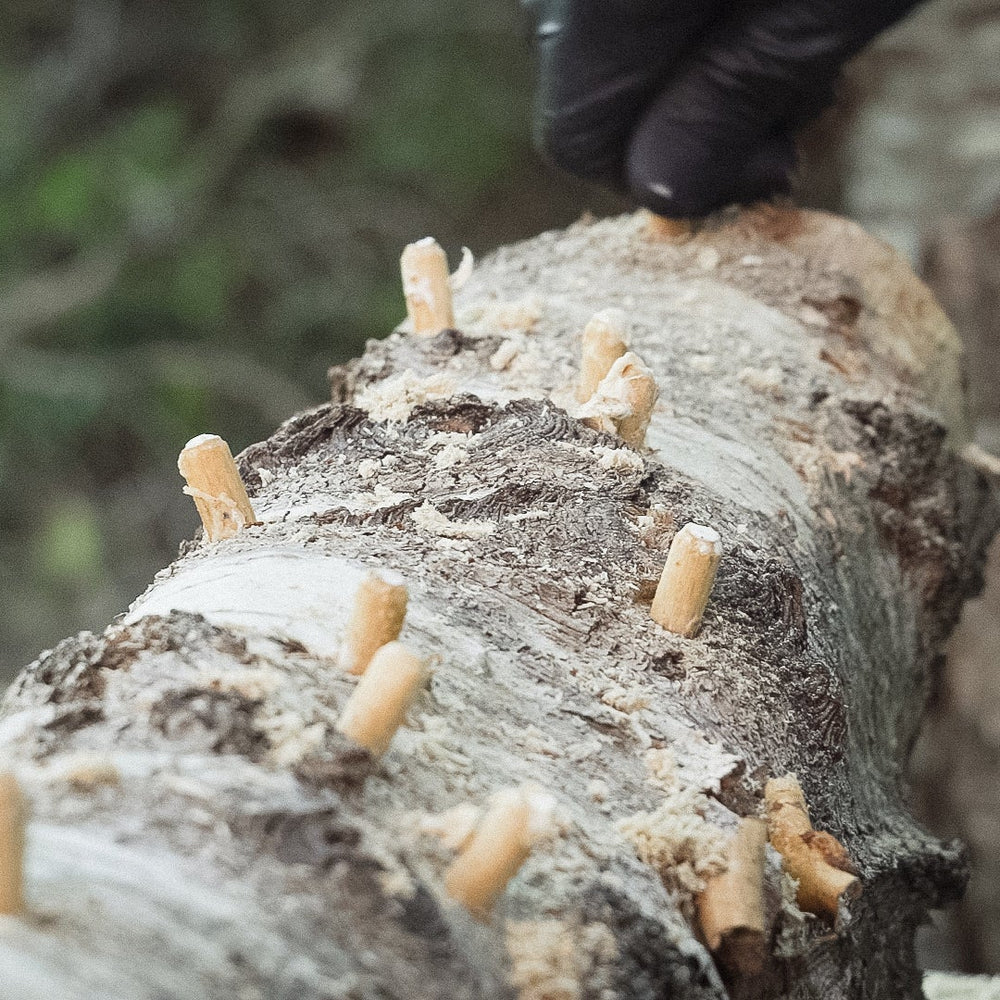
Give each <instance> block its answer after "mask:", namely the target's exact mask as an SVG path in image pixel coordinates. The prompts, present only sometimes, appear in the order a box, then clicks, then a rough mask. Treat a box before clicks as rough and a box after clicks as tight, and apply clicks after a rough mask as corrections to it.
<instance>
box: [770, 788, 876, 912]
mask: <svg viewBox="0 0 1000 1000" xmlns="http://www.w3.org/2000/svg"><path fill="white" fill-rule="evenodd" d="M764 801H765V803H766V805H767V818H768V834H769V836H770V839H771V846H772V847H773V848H774V849H775V850H776V851H777V852H778V853H779V854H780V855H781V858H782V861H783V863H784V867H785V871H787V872H788V874H789V875H791V876H792V878H794V879H796V880H797V881H798V883H799V888H798V893H797V894H796V897H795V901H796V903H798V905H799V908H800V909H802V910H805V911H806V912H807V913H815V914H816V915H817V916H822V917H826V918H827V919H828V920H830V921H836V919H837V913H838V911H839V908H840V900H841V899H847V900H851V899H856V898H857V897H858V896H859V895H860V894H861V882H860V881H859V880H858V878H857V875H856V874H855V873H854V870H853V868H854V866H853V865H852V864H851V860H850V858H849V857H848V854H847V851H846V850H845V849H844V846H843V845H842V844H841V843H840V842H839V841H838V840H836V838H834V837H833V836H831V835H830V834H829V833H821V832H819V831H817V830H814V829H813V827H812V823H811V822H810V821H809V810H808V808H807V807H806V800H805V796H804V795H803V793H802V788H801V786H800V785H799V782H798V779H797V778H796V777H795V775H794V774H787V775H785V776H784V777H783V778H772V779H771V780H770V781H769V782H768V783H767V785H766V786H765V788H764Z"/></svg>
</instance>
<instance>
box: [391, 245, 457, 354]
mask: <svg viewBox="0 0 1000 1000" xmlns="http://www.w3.org/2000/svg"><path fill="white" fill-rule="evenodd" d="M399 266H400V270H401V271H402V274H403V295H404V296H405V297H406V312H407V314H408V315H409V317H410V322H411V323H412V324H413V332H414V333H416V334H420V335H421V336H427V337H433V336H434V335H435V334H437V333H440V332H441V331H442V330H447V329H449V328H451V327H453V326H454V325H455V314H454V312H453V311H452V304H451V279H450V277H449V275H448V258H447V256H446V255H445V252H444V250H442V249H441V247H440V245H439V244H438V243H437V241H436V240H434V239H433V238H432V237H430V236H426V237H424V239H422V240H418V241H417V242H416V243H410V244H409V245H408V246H407V247H406V249H404V250H403V254H402V256H401V257H400V260H399Z"/></svg>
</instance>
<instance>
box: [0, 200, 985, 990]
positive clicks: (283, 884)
mask: <svg viewBox="0 0 1000 1000" xmlns="http://www.w3.org/2000/svg"><path fill="white" fill-rule="evenodd" d="M643 224H644V223H643V220H642V219H641V218H639V217H627V218H621V219H615V220H609V221H603V222H598V223H581V224H579V225H577V226H575V227H573V228H571V229H570V230H568V231H566V232H564V233H550V234H545V235H542V236H540V237H538V238H537V239H535V240H532V241H530V242H528V243H525V244H522V245H519V246H515V247H510V248H506V249H503V250H501V251H499V252H497V253H496V254H494V255H493V256H492V257H491V258H490V259H489V260H487V261H485V262H483V263H482V265H481V266H480V267H479V268H478V269H477V271H476V273H475V274H474V276H473V279H472V281H471V282H470V283H469V284H468V285H467V287H466V288H465V289H464V290H463V291H462V293H461V294H460V296H459V298H458V301H457V306H456V322H457V326H458V329H457V330H446V331H444V332H442V333H441V334H439V335H437V336H436V337H433V338H424V339H418V338H415V337H412V336H409V335H407V334H405V333H397V334H394V335H392V336H391V337H389V338H388V339H387V340H385V341H382V342H378V343H374V342H373V343H371V344H370V345H369V348H368V350H367V352H366V354H365V355H364V357H363V358H361V359H360V360H359V361H357V362H355V363H352V364H351V365H350V366H348V367H346V368H344V369H338V370H336V371H334V372H333V373H332V376H333V402H332V403H331V404H329V405H325V406H321V407H319V408H317V409H315V410H313V411H310V412H308V413H305V414H302V415H299V416H297V417H295V418H293V419H292V420H290V421H289V422H288V423H286V424H285V425H283V426H282V427H281V428H280V429H279V430H278V431H277V433H276V434H275V435H274V436H273V437H272V438H270V439H269V440H268V441H265V442H263V443H261V444H259V445H255V446H254V447H252V448H250V449H248V450H247V451H246V452H244V453H243V455H242V456H241V457H240V464H241V468H242V471H243V473H244V476H245V478H246V480H247V483H248V486H249V488H250V493H251V496H252V499H253V503H254V507H255V510H256V511H257V514H258V517H259V518H260V520H261V521H262V522H263V523H262V524H260V525H256V526H252V527H250V528H248V529H246V530H244V531H243V532H241V533H240V534H239V535H238V536H237V537H235V538H233V539H230V540H227V541H224V542H220V543H217V544H214V545H209V544H204V543H200V542H198V541H196V542H194V543H191V544H186V545H185V546H184V547H183V551H182V554H181V556H180V558H179V559H178V560H177V562H175V563H174V564H173V565H172V566H171V567H169V568H168V569H167V570H165V571H163V573H161V574H159V575H158V577H157V579H156V580H155V581H154V583H153V585H152V586H151V587H150V589H149V590H148V591H147V592H146V593H145V594H144V595H143V596H142V597H141V598H139V600H137V601H136V603H135V604H134V605H133V607H132V608H131V609H130V610H129V612H128V614H127V615H126V616H125V617H124V618H123V620H121V621H119V622H118V623H116V624H115V625H113V626H112V627H111V628H109V629H108V630H107V632H105V633H104V634H103V635H102V636H93V635H83V636H79V637H77V638H75V639H71V640H68V641H66V642H65V643H63V644H62V645H60V646H59V647H57V648H56V649H55V650H53V651H51V652H49V653H46V654H45V655H43V656H42V657H41V658H40V659H39V660H38V661H37V662H35V663H34V664H32V665H31V666H30V667H28V668H27V670H26V671H25V672H24V673H23V674H22V675H21V677H20V678H19V680H18V681H17V682H16V683H15V684H14V686H13V688H12V689H11V690H10V692H9V693H8V695H7V698H6V702H5V706H4V714H3V719H2V721H0V745H2V746H3V750H4V753H5V757H6V759H7V760H8V761H10V763H11V766H12V767H13V768H14V769H15V770H16V772H17V774H18V776H19V777H20V778H21V780H22V782H23V784H24V786H25V789H26V791H27V793H28V795H29V797H30V799H31V800H32V802H33V804H34V816H35V818H34V821H33V823H32V825H31V827H30V829H29V841H30V844H29V860H28V870H27V879H28V884H27V889H28V897H29V901H30V904H31V909H30V914H29V916H28V917H26V918H24V919H19V920H11V919H8V920H5V922H4V927H3V933H4V945H5V947H4V948H3V949H0V978H2V979H3V981H4V982H5V983H7V984H8V991H7V993H6V994H5V995H9V996H11V997H17V998H25V1000H28V998H31V1000H35V998H42V997H52V996H58V997H60V998H65V1000H76V998H78V997H79V998H82V997H91V996H93V995H95V994H97V995H100V996H102V997H108V998H126V997H128V998H130V1000H134V998H149V1000H153V998H157V1000H164V998H168V997H169V998H175V997H176V998H178V1000H179V998H182V997H183V998H185V1000H202V998H205V1000H208V998H212V1000H216V998H218V1000H221V998H232V997H240V998H247V1000H250V998H261V1000H264V998H266V1000H285V998H287V1000H292V998H295V1000H320V998H324V1000H325V998H341V997H343V998H375V997H398V998H401V1000H402V998H424V997H427V998H436V997H441V998H464V997H470V998H471V997H515V996H518V995H519V996H520V998H521V1000H542V998H548V1000H555V998H559V1000H562V998H567V1000H573V998H580V1000H583V998H588V1000H589V998H595V1000H596V998H600V1000H611V998H613V997H619V998H630V1000H633V998H634V1000H647V998H648V1000H653V998H659V997H672V998H673V997H676V998H684V1000H695V998H699V1000H701V998H706V1000H707V998H722V997H726V996H732V997H734V998H735V997H745V996H760V997H773V998H778V997H787V998H793V997H794V998H806V997H809V998H812V997H815V998H820V997H822V998H824V1000H829V998H847V997H851V998H869V997H870V998H885V997H890V996H892V997H900V998H907V997H914V998H916V997H919V996H920V995H921V992H920V982H919V974H918V972H917V970H916V967H915V962H914V958H913V934H914V930H915V928H916V927H917V925H918V924H919V923H920V922H921V921H922V920H923V919H924V917H925V914H926V911H927V909H928V907H936V906H940V905H942V903H944V902H945V901H947V900H950V899H953V898H954V897H955V896H956V895H957V894H958V893H959V891H960V890H961V887H962V883H963V878H964V862H963V858H962V855H961V852H960V850H959V849H958V848H957V847H956V846H954V845H950V844H943V843H940V842H937V841H935V840H934V839H933V838H931V837H930V836H928V835H927V834H926V833H925V832H924V831H923V830H921V829H920V828H919V827H918V826H917V825H916V824H915V823H914V822H913V821H912V819H911V818H910V815H909V813H908V811H907V808H906V806H905V803H904V800H903V789H902V787H901V774H902V771H903V767H904V764H905V760H906V756H907V754H908V751H909V748H910V746H911V744H912V741H913V739H914V737H915V734H916V730H917V727H918V724H919V719H920V714H921V709H922V706H923V702H924V698H925V692H926V690H927V687H928V680H929V676H930V672H931V670H932V669H933V667H934V664H935V663H936V661H937V658H938V656H939V650H940V646H941V643H942V641H943V640H944V638H945V637H946V636H947V634H948V632H949V630H950V628H951V626H952V624H953V622H954V619H955V617H956V616H957V613H958V609H959V606H960V603H961V601H962V599H963V597H964V596H965V595H966V594H967V593H969V592H970V591H971V590H973V589H974V588H975V586H976V585H977V580H978V567H979V559H980V553H981V551H982V548H983V544H984V540H985V538H986V537H987V536H988V534H989V533H990V532H991V531H992V529H993V527H994V521H995V512H994V509H993V506H992V503H991V501H990V499H989V494H988V491H987V489H986V486H985V484H984V482H983V480H982V479H981V478H980V477H979V475H978V473H976V472H975V471H974V470H973V469H971V468H970V467H968V466H966V465H965V464H964V463H963V462H962V461H961V460H960V459H959V458H958V457H957V454H956V446H957V445H958V444H961V442H962V441H963V440H964V438H963V435H964V427H963V425H962V423H961V393H960V383H959V376H958V371H959V367H958V362H959V351H958V345H957V340H956V338H955V335H954V332H953V330H952V329H951V327H950V325H949V324H948V322H947V320H946V319H945V318H944V316H943V314H942V313H941V311H940V310H939V309H938V308H937V306H936V305H935V304H934V302H933V300H932V299H931V297H930V296H929V294H928V292H927V291H926V289H925V288H924V287H923V286H922V285H921V284H920V283H919V282H917V281H916V279H914V278H913V277H912V275H911V274H910V272H909V271H908V269H907V268H906V266H905V265H903V264H902V263H901V262H900V261H899V260H898V259H897V258H896V257H895V256H894V255H893V254H892V252H891V251H889V250H888V249H887V248H885V247H883V246H882V245H880V244H877V243H876V242H874V241H872V240H870V239H869V238H867V237H866V236H865V235H864V234H863V233H861V232H860V230H858V229H857V228H856V227H854V226H852V225H850V224H848V223H846V222H843V221H841V220H837V219H835V218H832V217H828V216H823V215H817V214H810V213H799V212H795V211H792V210H787V211H785V210H776V209H768V210H759V211H754V212H747V213H743V214H740V215H733V216H726V217H723V218H720V219H718V220H716V222H715V223H714V224H713V225H711V226H709V227H707V228H706V229H705V230H704V231H702V232H700V233H698V234H697V235H696V236H694V237H693V238H690V239H687V240H685V241H684V242H677V243H673V242H663V241H656V240H650V239H648V238H647V237H646V236H645V235H644V230H643ZM609 306H616V307H619V308H621V309H623V310H624V311H625V312H626V313H627V314H628V316H629V317H630V320H631V324H632V347H633V349H634V350H635V351H637V352H638V353H639V354H640V356H641V357H642V358H643V360H644V361H645V362H646V364H647V365H649V366H650V368H651V369H652V370H653V371H654V372H655V373H656V376H657V379H658V381H659V385H660V403H659V405H658V407H657V410H656V412H655V414H654V417H653V421H652V424H651V426H650V429H649V433H648V436H647V445H648V448H647V449H646V450H644V451H637V450H634V449H630V448H626V447H623V446H622V445H621V442H620V441H618V440H617V439H615V438H614V437H611V436H609V435H605V434H600V433H597V432H594V431H591V430H589V429H588V428H586V427H585V426H583V424H582V423H580V422H579V421H578V420H576V419H575V418H574V417H573V416H571V415H570V413H571V412H572V409H573V407H574V405H575V404H574V403H573V390H574V382H575V378H576V372H577V367H578V359H577V351H578V344H579V338H580V333H581V331H582V330H583V327H584V325H585V324H586V323H587V321H588V320H589V319H590V317H591V316H592V315H593V313H595V312H596V311H598V310H599V309H603V308H606V307H609ZM567 411H570V412H567ZM688 521H695V522H698V523H702V524H707V525H711V526H712V527H714V528H716V529H717V530H718V531H719V532H720V533H721V534H722V537H723V540H724V544H725V547H726V552H725V555H724V557H723V560H722V564H721V566H720V569H719V575H718V579H717V583H716V588H715V591H714V594H713V598H712V601H711V602H710V604H709V608H708V612H707V615H706V618H705V623H704V626H703V628H702V631H701V633H700V634H699V635H698V636H696V637H695V638H693V639H683V638H680V637H678V636H674V635H671V634H669V633H667V632H665V631H663V630H662V629H661V628H660V627H659V626H657V625H656V624H655V623H654V622H652V621H651V620H650V617H649V607H648V605H649V602H650V600H651V598H652V589H653V587H654V586H655V581H656V579H657V577H658V576H659V571H660V569H661V567H662V564H663V562H664V559H665V556H666V551H667V547H668V545H669V542H670V539H671V538H672V536H673V534H674V532H675V531H676V530H677V529H678V528H679V527H680V526H681V525H683V524H684V523H686V522H688ZM372 568H384V569H387V570H391V571H392V572H393V573H395V574H399V575H400V576H401V577H402V578H403V579H404V580H405V582H406V584H407V586H408V587H409V590H410V603H409V611H408V614H407V618H406V623H405V625H404V628H403V633H402V636H401V639H402V640H403V641H404V642H406V643H407V644H409V645H410V646H411V647H412V648H414V649H415V650H417V651H418V652H420V653H421V654H422V655H425V656H428V657H433V658H434V659H435V663H436V667H435V673H434V676H433V680H432V682H431V684H430V686H429V688H428V690H427V692H426V693H425V695H424V696H423V697H422V699H421V700H420V702H419V703H418V705H417V706H416V707H415V709H414V711H413V713H412V722H411V725H410V726H409V727H408V728H406V729H404V730H401V731H400V733H399V734H398V735H397V737H396V740H395V741H394V743H393V746H392V748H391V749H390V751H389V753H388V754H387V755H386V756H385V757H384V758H383V759H382V760H381V761H380V762H378V763H375V762H373V761H372V760H371V759H370V758H369V757H368V756H367V755H366V754H365V753H364V752H362V751H360V750H359V749H358V748H356V747H353V746H351V745H350V744H349V743H348V742H347V741H346V740H345V739H344V738H343V737H342V736H340V735H339V734H338V733H337V732H336V730H335V723H336V720H337V717H338V714H339V711H340V708H341V706H342V705H343V703H344V701H345V699H346V697H347V695H348V694H349V692H350V690H351V689H352V686H353V684H354V682H355V680H354V678H351V677H350V676H348V675H346V674H345V673H344V672H343V671H341V670H338V669H337V667H336V657H337V654H338V650H339V644H340V638H341V636H342V634H343V630H344V628H345V626H346V623H347V621H348V619H349V616H350V611H351V601H352V598H353V593H354V590H355V589H356V587H357V584H358V582H359V581H360V579H361V578H362V577H363V575H364V573H365V572H367V571H368V570H370V569H372ZM788 771H794V772H795V773H796V774H797V775H798V776H799V779H800V781H801V783H802V786H803V788H804V790H805V793H806V796H807V799H808V802H809V804H810V807H811V810H812V820H813V823H814V825H815V827H816V828H817V829H819V830H824V831H828V832H829V833H832V834H833V835H834V836H836V837H837V838H838V839H839V840H841V841H842V842H843V843H844V844H845V845H846V847H847V849H848V851H849V853H850V855H851V858H852V859H853V861H854V863H855V864H856V866H857V868H858V871H859V873H860V876H861V879H862V882H863V894H862V895H861V897H860V899H858V900H857V901H856V902H854V903H852V904H851V906H850V911H849V912H842V913H841V917H840V920H839V921H838V926H837V927H836V928H832V927H830V926H829V925H827V924H825V923H823V922H822V921H819V920H817V919H814V918H811V917H807V916H806V915H804V914H802V913H801V912H799V911H798V909H797V908H796V907H795V905H794V903H793V902H792V901H791V895H790V892H789V887H788V885H787V884H783V882H782V878H781V872H780V864H779V861H778V859H777V856H776V855H774V853H773V852H770V851H769V857H768V872H767V886H766V892H767V896H768V900H769V904H768V906H769V959H768V964H767V968H766V971H765V973H764V974H763V975H762V976H761V977H760V978H759V979H755V980H754V981H752V982H750V981H746V980H743V981H741V980H739V979H736V980H733V979H730V980H729V981H724V980H723V978H722V976H721V974H720V972H719V971H718V970H717V969H716V966H715V964H714V963H713V961H712V958H711V956H710V955H709V953H708V952H707V951H706V949H705V948H704V946H703V944H702V943H701V942H700V940H699V937H698V933H697V930H696V928H695V926H694V922H693V912H694V910H693V905H692V899H693V894H694V893H695V892H697V890H698V889H699V888H700V886H701V885H702V881H703V879H704V877H705V876H706V875H708V874H710V873H711V872H712V871H714V870H717V867H718V858H719V855H720V847H721V846H722V845H724V843H725V841H724V837H725V836H726V835H728V834H729V833H731V832H732V831H733V830H735V828H736V825H737V823H738V821H739V819H740V817H744V816H752V815H758V814H760V812H761V796H762V790H763V784H764V782H765V781H766V779H767V778H769V777H771V776H772V775H779V774H784V773H786V772H788ZM527 780H531V781H535V782H538V783H540V784H542V785H544V786H546V787H547V788H549V789H550V790H551V791H553V792H554V793H555V794H556V796H557V798H558V801H559V816H560V823H559V829H558V831H556V832H554V833H553V834H552V836H550V838H549V839H548V841H547V842H546V843H545V844H544V845H542V846H541V847H540V848H539V849H537V850H536V851H535V852H534V854H533V855H532V857H531V858H530V860H529V861H528V862H527V864H526V865H525V866H524V868H523V869H522V870H521V872H520V874H519V875H518V876H517V877H516V878H515V879H514V881H513V882H512V883H511V885H510V887H509V889H508V891H507V893H506V894H505V896H504V898H503V899H502V900H501V902H500V905H499V906H498V908H497V910H496V912H495V914H494V915H493V917H492V919H491V920H490V921H488V922H485V923H481V922H477V921H476V920H474V919H472V918H471V917H470V916H469V915H468V914H467V913H466V912H465V911H464V910H463V909H462V908H461V907H458V906H457V905H455V904H453V903H451V902H449V901H448V899H447V898H446V896H445V895H444V893H443V890H442V881H443V872H444V870H445V868H446V867H447V865H448V863H449V861H450V859H451V857H452V856H453V850H452V848H451V847H450V846H449V841H450V840H457V839H460V838H459V835H460V833H461V827H462V826H463V824H466V823H467V822H468V814H469V810H468V808H467V807H468V806H470V805H471V806H474V807H483V806H485V805H486V804H487V801H488V798H489V796H490V795H491V794H492V793H493V792H495V791H497V790H499V789H501V788H503V787H506V786H509V785H511V784H516V783H519V782H522V781H527ZM449 810H455V811H452V812H448V811H449ZM442 813H446V815H445V816H444V817H443V818H442V817H441V815H440V814H442ZM435 831H436V832H435Z"/></svg>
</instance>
